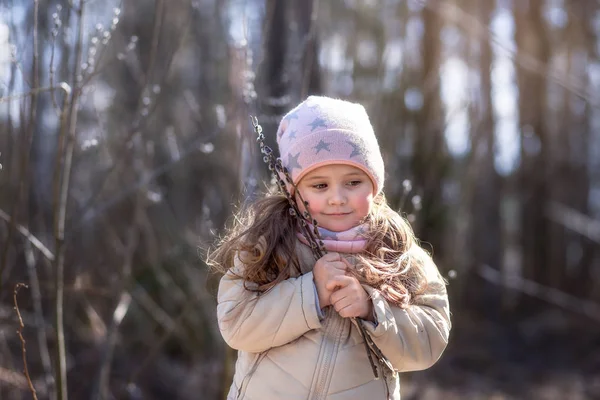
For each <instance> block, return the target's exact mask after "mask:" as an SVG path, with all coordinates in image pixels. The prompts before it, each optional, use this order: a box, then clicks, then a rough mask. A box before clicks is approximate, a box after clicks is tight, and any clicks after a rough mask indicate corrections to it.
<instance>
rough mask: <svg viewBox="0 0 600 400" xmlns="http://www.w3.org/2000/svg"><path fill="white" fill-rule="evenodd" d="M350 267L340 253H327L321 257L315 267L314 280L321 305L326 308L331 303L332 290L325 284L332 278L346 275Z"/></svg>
mask: <svg viewBox="0 0 600 400" xmlns="http://www.w3.org/2000/svg"><path fill="white" fill-rule="evenodd" d="M347 269H348V262H347V261H346V260H345V259H344V258H343V257H342V256H340V254H339V253H327V254H325V255H324V256H323V257H321V258H319V259H318V260H317V262H316V263H315V267H314V268H313V280H314V281H315V286H316V288H317V295H318V296H319V305H320V306H321V308H325V307H327V306H329V305H331V302H330V300H329V298H330V296H331V293H332V290H330V289H327V288H326V287H325V286H326V285H327V283H328V282H330V281H331V280H332V279H335V278H337V277H341V276H344V275H345V274H346V270H347Z"/></svg>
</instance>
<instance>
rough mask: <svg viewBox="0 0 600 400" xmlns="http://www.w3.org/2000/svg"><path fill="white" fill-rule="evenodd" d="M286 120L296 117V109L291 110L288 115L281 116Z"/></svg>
mask: <svg viewBox="0 0 600 400" xmlns="http://www.w3.org/2000/svg"><path fill="white" fill-rule="evenodd" d="M283 119H284V120H286V121H291V120H293V119H298V110H295V111H292V112H291V113H289V114H288V115H286V116H285V118H283Z"/></svg>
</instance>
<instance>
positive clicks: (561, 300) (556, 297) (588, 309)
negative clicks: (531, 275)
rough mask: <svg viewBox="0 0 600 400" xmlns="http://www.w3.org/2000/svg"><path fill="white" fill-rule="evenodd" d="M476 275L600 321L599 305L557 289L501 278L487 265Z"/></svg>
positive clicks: (513, 277)
mask: <svg viewBox="0 0 600 400" xmlns="http://www.w3.org/2000/svg"><path fill="white" fill-rule="evenodd" d="M477 274H478V275H479V276H481V277H482V278H483V279H485V280H487V281H488V282H491V283H493V284H495V285H498V286H503V287H507V288H510V289H514V290H517V291H519V292H521V293H525V294H527V295H529V296H531V297H536V298H538V299H540V300H544V301H546V302H548V303H550V304H554V305H556V306H559V307H562V308H564V309H566V310H569V311H573V312H575V313H577V314H583V315H585V316H587V317H589V318H591V319H593V320H596V321H600V304H597V303H594V302H591V301H589V300H583V299H580V298H578V297H575V296H573V295H571V294H568V293H565V292H561V291H560V290H558V289H555V288H552V287H548V286H544V285H541V284H539V283H537V282H534V281H531V280H529V279H525V278H521V277H520V276H518V275H509V276H503V274H502V273H501V272H500V271H498V270H497V269H495V268H492V267H490V266H489V265H482V266H481V267H480V268H479V269H478V270H477Z"/></svg>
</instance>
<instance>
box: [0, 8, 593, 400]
mask: <svg viewBox="0 0 600 400" xmlns="http://www.w3.org/2000/svg"><path fill="white" fill-rule="evenodd" d="M599 57H600V3H599V2H598V1H595V0H564V1H561V0H512V1H510V0H504V1H501V0H497V1H491V0H490V1H484V0H328V1H320V2H318V1H308V0H307V1H300V0H297V1H293V0H266V1H254V0H244V1H241V0H169V1H166V0H154V1H148V0H137V1H124V0H123V1H117V0H104V1H98V0H69V1H66V0H48V1H39V0H30V1H24V0H0V164H1V165H2V169H0V219H1V221H0V398H2V399H9V400H17V399H31V398H32V397H33V395H32V393H31V390H30V388H29V384H28V380H27V378H26V377H25V374H24V373H23V367H24V363H23V353H22V342H21V340H20V338H19V334H18V333H17V331H21V332H22V335H23V338H24V340H25V341H26V348H27V352H26V360H27V366H28V374H29V375H30V377H31V383H32V386H33V387H34V388H35V390H36V391H37V398H39V399H59V400H64V399H67V398H71V399H207V400H212V399H223V398H224V395H225V394H226V391H227V388H228V387H229V384H230V380H231V373H232V368H233V362H234V361H235V353H234V352H232V351H231V350H230V349H228V348H227V346H226V345H225V344H224V342H223V340H222V339H221V337H220V334H219V332H218V328H217V326H216V318H215V305H216V302H215V293H216V283H217V282H218V277H217V276H214V275H211V274H210V273H209V272H208V271H207V268H206V265H205V264H204V262H203V258H204V253H205V249H206V248H207V247H208V246H210V244H211V243H213V242H214V240H215V237H217V236H218V235H219V234H220V233H222V228H223V226H224V224H225V223H226V221H227V220H228V218H230V216H231V211H232V210H233V209H234V207H236V205H238V204H240V202H241V201H245V200H248V199H252V198H253V197H254V196H257V195H258V194H259V193H260V191H261V190H263V188H264V182H265V181H267V180H268V174H267V172H268V171H267V170H266V167H265V166H264V164H263V162H262V160H261V157H260V154H259V152H258V151H257V146H256V141H255V137H254V133H253V132H252V127H251V124H250V120H249V115H251V114H252V115H257V116H258V119H259V122H260V123H261V124H262V126H263V128H264V129H265V132H266V134H267V136H269V140H271V145H272V146H273V145H274V140H273V136H274V133H275V130H276V125H277V122H278V120H279V118H280V117H281V116H282V115H283V114H284V113H285V112H286V111H287V110H288V109H290V108H291V107H292V106H294V105H295V104H296V103H298V102H299V101H301V100H302V99H304V98H305V97H306V96H307V95H308V94H311V93H322V94H326V95H329V96H338V97H343V98H346V99H351V100H354V101H359V102H361V103H363V104H364V105H365V106H366V107H367V108H368V111H369V114H370V116H371V120H372V122H373V124H374V125H375V128H376V132H377V134H378V137H379V140H380V144H381V146H382V149H383V151H384V158H385V161H386V167H387V180H386V194H387V196H388V199H389V201H390V202H391V204H392V205H393V206H394V207H395V208H397V209H399V210H401V211H402V212H403V213H406V214H407V215H408V216H409V218H410V219H411V221H413V223H414V226H415V229H416V231H417V233H418V236H419V237H420V238H421V240H422V241H423V242H424V245H425V247H426V248H428V249H429V250H432V251H433V255H434V259H435V261H436V262H437V264H438V266H439V268H440V270H441V272H442V273H443V274H444V276H446V277H447V279H448V281H449V293H450V296H451V302H452V311H453V318H454V319H453V323H454V329H453V331H452V337H451V343H450V345H449V346H448V349H447V350H446V352H445V354H444V355H443V357H442V359H441V360H440V362H439V363H438V364H437V365H435V366H434V367H433V368H431V369H429V370H427V371H423V372H417V373H412V374H406V375H405V376H404V377H403V388H402V390H403V399H414V400H417V399H496V400H499V399H575V400H577V399H600V110H599V108H600V95H599V93H600V58H599ZM17 283H25V284H27V285H28V288H24V287H22V288H21V289H20V290H19V292H18V296H16V298H17V300H18V304H19V310H20V315H21V317H22V322H23V327H21V328H20V323H19V318H18V315H17V313H16V310H15V309H14V300H15V295H14V290H15V285H16V284H17Z"/></svg>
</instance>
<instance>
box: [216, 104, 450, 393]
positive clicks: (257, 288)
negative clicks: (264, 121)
mask: <svg viewBox="0 0 600 400" xmlns="http://www.w3.org/2000/svg"><path fill="white" fill-rule="evenodd" d="M277 144H278V146H279V153H280V158H281V160H282V163H283V165H284V166H285V167H286V168H287V171H288V172H289V175H290V176H291V180H292V182H293V183H294V184H295V186H294V185H288V190H289V193H290V194H291V196H293V198H295V200H296V202H297V205H298V208H299V209H300V211H305V210H306V211H309V212H310V215H311V216H312V218H313V219H314V220H316V221H317V228H318V231H319V233H320V238H321V239H322V241H323V242H324V246H325V249H326V250H327V253H326V254H325V255H324V256H322V257H320V258H319V259H315V256H314V255H313V254H314V253H313V251H312V250H313V249H311V242H310V241H309V238H307V237H306V236H305V235H304V234H303V233H301V229H300V224H299V218H301V217H299V216H298V215H297V213H291V212H290V204H289V202H288V198H287V197H286V196H285V195H283V194H281V193H269V194H268V195H267V196H266V197H264V198H263V199H261V200H259V201H257V202H256V203H255V204H253V205H251V206H250V207H248V208H247V209H245V210H242V211H241V212H240V213H239V215H237V217H236V219H235V225H234V227H233V229H232V230H231V231H230V232H229V233H228V234H227V236H226V237H225V238H224V239H223V240H222V241H221V243H220V244H219V245H218V247H217V248H216V250H215V251H214V252H213V253H212V254H210V256H209V263H210V264H211V265H212V266H213V267H216V268H217V269H219V270H220V271H222V272H224V273H225V274H224V276H223V277H222V278H221V282H220V284H219V292H218V308H217V315H218V322H219V328H220V330H221V333H222V335H223V338H224V339H225V341H226V342H227V344H229V346H231V347H232V348H234V349H237V350H238V359H237V363H236V368H235V375H234V378H233V383H232V385H231V388H230V391H229V395H228V397H227V399H228V400H231V399H248V400H270V399H286V400H288V399H332V400H333V399H335V400H342V399H370V400H378V399H382V400H383V399H400V384H399V379H398V373H399V372H403V371H415V370H422V369H425V368H429V367H430V366H431V365H433V364H434V363H435V362H436V361H437V360H438V358H439V357H440V355H441V354H442V352H443V351H444V349H445V347H446V344H447V343H448V335H449V331H450V311H449V306H448V297H447V293H446V287H445V283H444V280H443V279H442V277H441V276H440V274H439V272H438V270H437V267H436V266H435V264H434V263H433V261H432V260H431V258H430V257H429V255H428V254H427V253H426V252H425V251H424V250H423V249H422V248H421V247H420V246H419V245H418V243H417V241H416V239H415V237H414V234H413V231H412V229H411V227H410V225H409V224H408V223H407V222H406V221H405V220H404V219H403V218H402V217H401V216H400V215H398V213H396V212H395V211H393V210H392V209H391V208H390V207H389V206H388V205H387V203H386V201H385V198H384V195H383V193H382V187H383V181H384V165H383V160H382V157H381V153H380V150H379V146H378V143H377V139H376V137H375V134H374V132H373V128H372V126H371V124H370V122H369V118H368V116H367V113H366V111H365V109H364V108H363V107H362V106H361V105H358V104H354V103H350V102H346V101H343V100H337V99H331V98H327V97H316V96H311V97H309V98H308V99H306V100H305V101H304V102H302V103H300V104H299V105H298V106H297V107H296V108H294V109H293V110H292V111H290V112H289V113H288V114H287V115H286V116H285V117H284V118H283V119H282V121H281V123H280V125H279V129H278V131H277ZM309 222H310V221H309ZM311 227H312V225H311ZM311 229H314V227H312V228H311ZM361 330H362V332H361ZM362 333H366V335H363V334H362ZM365 339H366V340H367V343H365ZM368 352H372V354H368ZM372 364H373V365H372Z"/></svg>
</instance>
